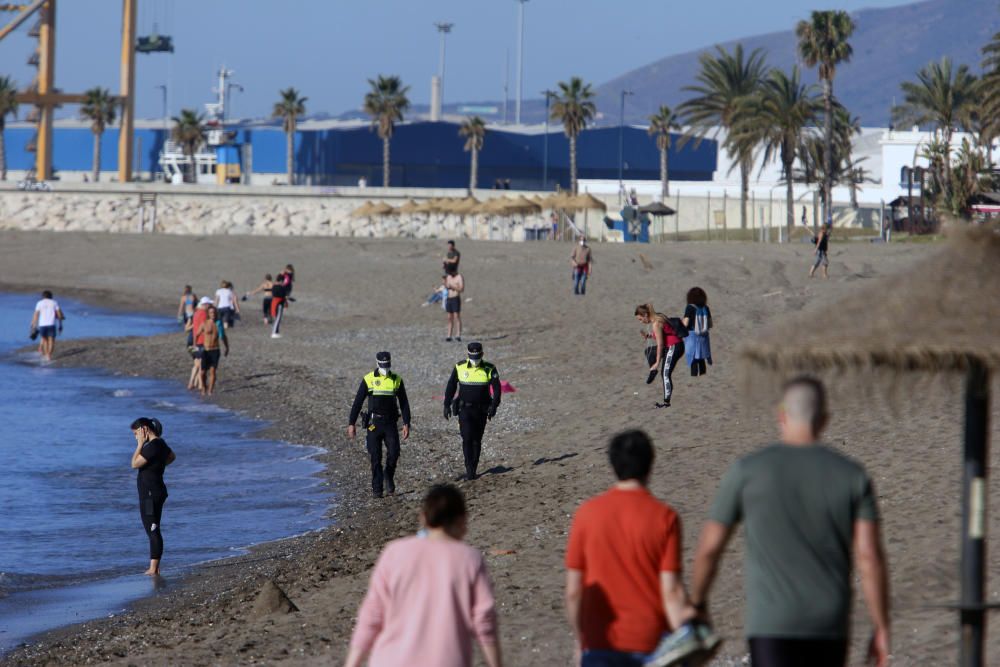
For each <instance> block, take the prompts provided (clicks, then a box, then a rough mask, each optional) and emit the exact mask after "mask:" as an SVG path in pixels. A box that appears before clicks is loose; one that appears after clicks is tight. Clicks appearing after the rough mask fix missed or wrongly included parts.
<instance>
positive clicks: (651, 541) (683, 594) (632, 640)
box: [566, 431, 720, 667]
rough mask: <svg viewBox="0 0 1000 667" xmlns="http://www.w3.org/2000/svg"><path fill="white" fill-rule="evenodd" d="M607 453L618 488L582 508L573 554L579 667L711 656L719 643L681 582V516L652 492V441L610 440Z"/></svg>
mask: <svg viewBox="0 0 1000 667" xmlns="http://www.w3.org/2000/svg"><path fill="white" fill-rule="evenodd" d="M608 455H609V458H610V459H611V467H612V468H614V471H615V476H616V477H617V478H618V482H617V483H616V484H615V485H614V486H613V487H612V488H611V489H610V490H608V491H606V492H605V493H603V494H601V495H599V496H597V497H595V498H592V499H590V500H588V501H587V502H585V503H584V504H583V505H581V506H580V509H578V510H577V512H576V516H574V517H573V525H572V527H571V528H570V533H569V543H568V545H567V548H566V612H567V616H568V617H569V622H570V625H571V626H572V628H573V632H574V634H575V636H576V639H577V651H578V652H579V658H580V660H579V662H578V664H580V665H581V666H582V667H640V666H642V665H656V666H657V667H665V666H666V665H673V664H676V663H678V662H679V661H681V660H684V659H687V658H695V657H696V658H702V659H703V658H706V657H708V653H710V652H712V651H714V650H715V649H716V648H717V647H718V645H719V643H720V640H719V638H718V637H716V636H715V635H714V633H712V631H711V630H710V629H709V628H708V627H707V626H705V625H698V626H696V625H695V622H694V621H695V617H696V616H697V612H696V611H695V608H694V607H693V606H692V605H691V603H690V602H689V601H688V596H687V591H685V589H684V583H683V581H682V580H681V524H680V517H678V516H677V513H676V512H675V511H674V510H673V509H672V508H671V507H670V506H669V505H666V504H665V503H662V502H660V501H659V500H657V499H656V498H655V497H654V496H653V495H652V494H651V493H650V492H649V490H648V489H647V484H648V482H649V475H650V471H651V469H652V467H653V443H652V442H651V441H650V439H649V436H647V435H646V434H645V433H643V432H642V431H626V432H624V433H620V434H618V435H616V436H615V437H614V438H613V439H612V440H611V445H610V447H609V448H608ZM672 630H673V631H675V632H673V634H669V635H668V633H669V632H671V631H672ZM661 638H662V639H663V641H662V642H661ZM695 654H699V655H697V656H695Z"/></svg>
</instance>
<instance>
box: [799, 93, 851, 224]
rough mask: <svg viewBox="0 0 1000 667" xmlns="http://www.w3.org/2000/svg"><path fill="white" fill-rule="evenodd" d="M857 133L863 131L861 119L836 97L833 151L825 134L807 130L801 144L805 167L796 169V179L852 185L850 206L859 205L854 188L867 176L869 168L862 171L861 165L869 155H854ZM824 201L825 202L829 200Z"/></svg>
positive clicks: (801, 158) (802, 160)
mask: <svg viewBox="0 0 1000 667" xmlns="http://www.w3.org/2000/svg"><path fill="white" fill-rule="evenodd" d="M858 134H861V120H860V119H859V118H858V117H857V116H852V115H851V114H850V112H848V111H847V109H846V108H844V107H843V106H842V105H841V104H840V103H839V102H837V101H836V100H834V102H833V143H832V144H831V147H832V154H831V155H827V152H826V137H820V136H816V135H815V134H812V133H805V134H804V135H803V139H802V143H801V144H800V145H799V148H798V152H799V161H800V163H801V165H802V168H801V169H800V170H799V171H798V172H793V175H794V178H795V180H796V181H799V182H802V183H820V184H823V183H826V182H827V181H829V182H830V183H831V184H842V185H847V186H848V187H849V188H852V199H851V206H852V208H857V207H856V206H855V203H856V202H855V197H856V195H855V193H854V191H853V188H854V187H855V186H857V185H860V184H861V183H862V182H863V181H864V180H866V177H865V171H866V170H864V169H863V168H862V169H861V170H860V171H859V167H858V165H860V164H861V163H862V162H863V161H864V160H865V159H866V158H860V159H855V158H854V155H853V145H852V144H853V139H854V137H855V135H858ZM828 169H830V170H832V171H827V170H828ZM823 203H824V205H825V204H826V201H824V202H823Z"/></svg>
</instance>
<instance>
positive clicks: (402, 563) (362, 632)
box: [344, 485, 503, 667]
mask: <svg viewBox="0 0 1000 667" xmlns="http://www.w3.org/2000/svg"><path fill="white" fill-rule="evenodd" d="M420 523H421V525H422V527H423V530H422V531H421V533H420V534H418V535H414V536H411V537H404V538H402V539H398V540H394V541H392V542H390V543H389V544H388V545H386V547H385V549H383V550H382V553H381V554H380V555H379V557H378V561H377V562H376V563H375V567H374V569H373V570H372V575H371V582H370V583H369V585H368V592H367V594H366V595H365V598H364V601H363V602H362V603H361V608H360V609H359V610H358V620H357V624H356V625H355V626H354V633H353V635H352V636H351V644H350V649H349V650H348V654H347V660H346V662H345V663H344V665H345V667H361V665H362V664H364V663H365V660H366V659H367V661H368V663H367V664H368V665H369V667H399V666H400V665H407V666H408V667H472V665H473V664H474V662H473V646H472V644H473V639H475V640H476V641H477V642H478V643H479V647H480V649H481V650H482V653H483V659H484V660H485V662H486V664H487V665H488V666H489V667H502V665H503V661H502V659H501V654H500V638H499V635H498V633H497V613H496V602H495V600H494V597H493V585H492V583H491V582H490V577H489V573H488V571H487V568H486V561H485V560H484V559H483V555H482V554H481V553H480V552H479V551H478V550H477V549H475V548H473V547H471V546H469V545H467V544H465V543H464V542H463V541H462V539H463V538H464V537H465V533H466V530H467V528H468V515H467V513H466V509H465V498H463V497H462V493H461V491H459V490H458V489H456V488H455V487H454V486H451V485H440V486H435V487H433V488H431V490H430V491H429V492H428V493H427V495H426V496H425V497H424V501H423V506H422V509H421V512H420Z"/></svg>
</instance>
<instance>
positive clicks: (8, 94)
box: [0, 76, 17, 181]
mask: <svg viewBox="0 0 1000 667" xmlns="http://www.w3.org/2000/svg"><path fill="white" fill-rule="evenodd" d="M16 113H17V88H16V87H15V85H14V79H12V78H11V77H9V76H0V181H6V180H7V148H6V146H5V144H4V141H3V131H4V127H6V125H7V115H8V114H10V115H12V116H13V115H14V114H16Z"/></svg>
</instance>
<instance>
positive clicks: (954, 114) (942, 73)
mask: <svg viewBox="0 0 1000 667" xmlns="http://www.w3.org/2000/svg"><path fill="white" fill-rule="evenodd" d="M976 87H977V83H976V77H974V76H973V75H972V74H971V73H969V68H968V67H967V66H965V65H959V66H958V67H957V68H953V67H952V63H951V58H949V57H948V56H944V57H943V58H941V62H936V63H935V62H931V63H929V64H928V65H927V66H926V67H924V68H923V69H921V70H920V71H919V72H917V80H916V81H904V82H903V83H902V84H900V88H902V89H903V103H902V104H900V105H899V106H896V107H894V108H893V110H892V115H893V118H894V119H895V120H896V121H897V122H901V123H914V124H916V125H925V124H930V125H933V126H934V130H935V132H936V133H939V134H940V135H941V140H942V141H943V142H944V146H945V151H946V156H949V157H948V158H947V159H945V161H944V175H945V183H946V184H949V183H950V182H951V158H950V155H951V135H952V133H953V132H954V130H955V127H956V126H957V125H967V124H968V123H969V115H970V112H971V111H972V105H973V103H974V102H975V97H976ZM946 187H947V185H946Z"/></svg>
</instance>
